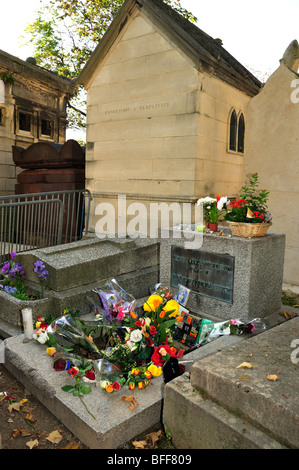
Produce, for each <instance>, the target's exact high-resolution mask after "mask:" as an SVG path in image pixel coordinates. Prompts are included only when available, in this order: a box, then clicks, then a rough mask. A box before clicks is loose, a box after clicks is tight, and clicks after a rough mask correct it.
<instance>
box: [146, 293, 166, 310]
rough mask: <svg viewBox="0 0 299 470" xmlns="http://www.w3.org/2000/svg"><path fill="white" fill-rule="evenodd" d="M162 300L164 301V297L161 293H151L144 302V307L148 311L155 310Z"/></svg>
mask: <svg viewBox="0 0 299 470" xmlns="http://www.w3.org/2000/svg"><path fill="white" fill-rule="evenodd" d="M161 302H163V299H162V297H161V296H160V295H157V294H153V295H151V296H150V297H149V298H148V299H147V301H146V302H145V303H144V304H143V309H144V310H145V311H146V312H151V311H155V310H156V309H157V308H158V307H159V305H160V304H161Z"/></svg>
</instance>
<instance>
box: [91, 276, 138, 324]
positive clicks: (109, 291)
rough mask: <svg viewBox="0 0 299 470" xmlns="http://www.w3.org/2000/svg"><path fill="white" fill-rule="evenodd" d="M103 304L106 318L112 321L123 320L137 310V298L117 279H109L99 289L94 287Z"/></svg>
mask: <svg viewBox="0 0 299 470" xmlns="http://www.w3.org/2000/svg"><path fill="white" fill-rule="evenodd" d="M94 292H96V293H97V294H98V295H99V297H100V299H101V301H102V305H103V309H104V312H105V318H106V319H107V320H108V321H110V322H121V321H122V320H123V319H124V318H125V317H126V316H128V315H129V313H130V312H131V311H134V310H135V306H136V299H135V298H134V297H133V296H132V295H131V294H128V293H127V292H126V291H125V290H124V289H123V288H122V287H121V286H120V285H119V284H118V283H117V281H116V280H115V279H109V280H108V281H107V282H105V284H104V285H103V286H101V287H100V288H99V289H94Z"/></svg>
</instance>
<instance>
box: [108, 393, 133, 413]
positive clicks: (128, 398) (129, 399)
mask: <svg viewBox="0 0 299 470" xmlns="http://www.w3.org/2000/svg"><path fill="white" fill-rule="evenodd" d="M121 401H129V402H131V405H130V406H129V410H130V411H132V410H134V408H135V406H136V405H140V403H138V402H137V399H136V398H135V397H134V396H133V395H127V396H123V397H122V398H121V399H120V400H119V401H117V402H116V403H113V405H116V404H117V403H120V402H121Z"/></svg>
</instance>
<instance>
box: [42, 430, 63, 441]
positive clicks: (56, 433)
mask: <svg viewBox="0 0 299 470" xmlns="http://www.w3.org/2000/svg"><path fill="white" fill-rule="evenodd" d="M46 439H47V440H48V441H50V442H52V444H58V442H60V441H61V439H62V435H61V434H60V432H59V431H57V430H56V431H52V432H51V433H50V434H49V435H48V437H46Z"/></svg>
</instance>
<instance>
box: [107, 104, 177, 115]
mask: <svg viewBox="0 0 299 470" xmlns="http://www.w3.org/2000/svg"><path fill="white" fill-rule="evenodd" d="M168 107H169V103H168V102H167V101H166V102H161V103H146V104H132V105H128V106H120V107H118V108H112V109H106V110H105V112H104V114H105V115H106V116H109V115H110V114H125V113H130V112H135V113H138V112H141V111H153V110H155V109H165V108H168Z"/></svg>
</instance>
